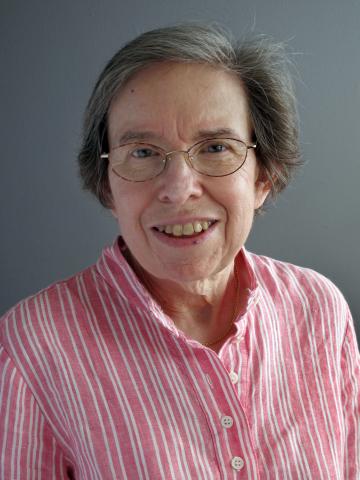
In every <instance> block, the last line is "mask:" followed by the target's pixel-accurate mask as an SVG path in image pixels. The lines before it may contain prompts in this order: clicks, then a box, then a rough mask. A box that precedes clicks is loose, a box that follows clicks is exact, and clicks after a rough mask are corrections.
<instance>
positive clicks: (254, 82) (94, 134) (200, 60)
mask: <svg viewBox="0 0 360 480" xmlns="http://www.w3.org/2000/svg"><path fill="white" fill-rule="evenodd" d="M159 62H176V63H190V64H191V63H194V64H207V65H210V66H212V67H215V68H218V69H220V70H225V71H228V72H233V74H235V75H237V77H238V78H239V82H240V83H241V85H242V87H243V89H244V92H245V94H246V97H247V105H248V115H249V120H250V124H251V129H252V132H251V133H252V139H251V140H252V141H253V142H256V144H257V148H256V156H257V160H258V163H259V167H260V169H261V170H262V173H263V174H264V176H266V178H267V179H268V180H269V181H270V183H271V194H272V195H273V196H274V195H275V194H276V193H278V192H280V191H281V190H283V189H284V188H285V187H286V185H287V184H288V182H289V181H290V179H291V177H292V175H293V172H294V170H295V169H296V167H297V166H298V165H299V163H300V160H299V146H298V122H297V113H296V103H295V98H294V93H293V85H292V81H291V77H290V75H289V71H288V60H287V57H286V55H285V53H284V49H283V46H282V45H279V44H276V43H273V42H271V41H270V40H269V39H268V38H266V37H264V36H260V37H256V38H253V39H248V40H244V41H235V40H233V39H232V38H231V37H230V36H229V35H228V34H226V33H225V32H224V31H223V30H221V29H220V28H218V27H214V26H204V25H194V24H184V25H178V26H174V27H168V28H160V29H156V30H152V31H150V32H146V33H144V34H142V35H140V36H139V37H137V38H135V39H134V40H133V41H131V42H130V43H128V44H127V45H125V46H124V47H123V48H122V49H120V50H119V51H118V52H117V53H116V54H115V55H114V56H113V58H112V59H111V60H110V62H109V63H108V64H107V66H106V67H105V69H104V70H103V72H102V73H101V75H100V77H99V79H98V82H97V84H96V86H95V88H94V91H93V93H92V95H91V98H90V100H89V103H88V106H87V110H86V115H85V122H84V132H83V144H82V148H81V151H80V153H79V165H80V174H81V177H82V180H83V185H84V187H85V188H86V189H88V190H90V191H91V192H92V193H94V194H95V195H96V197H97V198H98V199H99V201H100V202H101V203H102V204H103V205H104V206H106V207H111V206H112V195H111V190H110V186H109V180H108V161H107V160H106V159H102V158H101V157H100V155H101V153H103V152H107V151H108V114H109V109H110V106H111V104H112V101H113V100H114V98H115V97H116V95H117V94H118V93H119V91H121V89H122V88H123V87H124V85H125V84H126V83H127V82H128V81H129V80H130V79H131V78H132V77H133V76H134V75H135V74H136V73H137V72H139V71H141V70H143V69H145V68H146V67H148V66H150V65H152V64H156V63H159ZM174 94H175V92H174ZM124 116H126V112H124Z"/></svg>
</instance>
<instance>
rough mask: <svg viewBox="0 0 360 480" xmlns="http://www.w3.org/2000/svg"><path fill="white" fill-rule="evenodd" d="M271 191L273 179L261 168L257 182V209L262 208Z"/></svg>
mask: <svg viewBox="0 0 360 480" xmlns="http://www.w3.org/2000/svg"><path fill="white" fill-rule="evenodd" d="M270 191H271V181H270V180H269V178H268V176H267V174H266V172H265V171H263V170H262V169H259V172H258V177H257V179H256V182H255V210H257V209H259V208H261V207H262V206H263V205H264V202H265V200H266V198H267V196H268V195H269V193H270Z"/></svg>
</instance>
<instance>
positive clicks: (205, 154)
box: [189, 138, 247, 177]
mask: <svg viewBox="0 0 360 480" xmlns="http://www.w3.org/2000/svg"><path fill="white" fill-rule="evenodd" d="M246 152H247V148H246V145H245V143H243V142H242V141H240V140H233V139H231V138H212V139H210V140H205V141H204V142H201V143H199V144H197V145H195V146H194V147H193V148H192V149H191V151H190V152H189V153H190V156H191V163H192V165H193V167H194V168H195V170H197V171H198V172H200V173H203V174H205V175H210V176H212V177H221V176H224V175H230V174H231V173H234V172H235V171H236V170H238V169H239V168H240V167H242V165H243V164H244V162H245V159H246Z"/></svg>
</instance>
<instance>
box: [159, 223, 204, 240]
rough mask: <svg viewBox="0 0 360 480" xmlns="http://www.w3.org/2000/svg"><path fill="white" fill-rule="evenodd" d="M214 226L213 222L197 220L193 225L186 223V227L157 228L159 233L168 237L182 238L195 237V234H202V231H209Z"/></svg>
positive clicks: (163, 226) (168, 226) (169, 226)
mask: <svg viewBox="0 0 360 480" xmlns="http://www.w3.org/2000/svg"><path fill="white" fill-rule="evenodd" d="M212 224H213V222H212V221H208V220H201V221H198V220H197V221H195V222H193V223H185V224H184V225H181V224H179V223H177V224H175V225H159V226H157V227H156V229H157V230H158V231H159V232H165V233H167V234H168V235H173V236H174V237H181V236H182V235H193V234H194V233H201V232H202V231H205V230H207V229H208V228H209V227H210V226H211V225H212Z"/></svg>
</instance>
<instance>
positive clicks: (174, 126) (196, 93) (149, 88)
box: [108, 62, 249, 139]
mask: <svg viewBox="0 0 360 480" xmlns="http://www.w3.org/2000/svg"><path fill="white" fill-rule="evenodd" d="M248 123H249V122H248V107H247V98H246V95H245V91H244V88H243V86H242V83H241V80H240V79H239V77H238V76H237V75H235V74H234V73H233V72H228V71H225V70H224V69H220V68H215V67H212V66H210V65H204V64H183V63H174V62H166V63H165V62H164V63H157V64H152V65H151V66H149V67H146V68H144V69H142V70H140V71H139V72H137V73H136V74H135V75H134V76H132V77H131V78H130V79H129V80H128V82H127V83H126V84H125V85H124V86H123V87H122V88H121V89H120V91H119V92H118V93H117V95H116V96H115V98H114V99H113V101H112V103H111V105H110V109H109V114H108V127H109V137H110V139H111V138H112V137H114V136H115V137H119V135H122V134H123V133H124V132H126V131H136V130H139V131H142V132H144V131H145V132H146V131H151V132H153V133H154V134H156V135H158V136H160V137H161V136H165V137H166V136H170V137H171V136H173V135H175V134H177V135H178V136H180V137H183V138H184V139H185V137H186V138H188V137H189V136H191V135H196V131H198V130H213V129H221V128H223V129H226V128H228V129H230V128H231V129H234V127H235V126H236V127H237V129H238V130H239V135H244V134H245V135H246V134H247V133H248Z"/></svg>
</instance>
